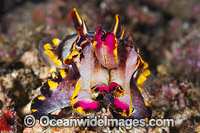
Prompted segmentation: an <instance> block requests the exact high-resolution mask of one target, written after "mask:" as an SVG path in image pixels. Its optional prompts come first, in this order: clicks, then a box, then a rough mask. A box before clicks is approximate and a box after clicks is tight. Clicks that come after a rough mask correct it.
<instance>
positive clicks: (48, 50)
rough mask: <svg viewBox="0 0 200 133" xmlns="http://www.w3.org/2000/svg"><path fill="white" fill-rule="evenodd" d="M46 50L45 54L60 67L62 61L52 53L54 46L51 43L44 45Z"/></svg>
mask: <svg viewBox="0 0 200 133" xmlns="http://www.w3.org/2000/svg"><path fill="white" fill-rule="evenodd" d="M44 49H45V51H44V54H46V55H48V56H49V58H50V60H51V61H53V62H54V63H55V64H56V65H57V66H60V65H61V61H60V60H58V59H57V58H58V57H57V56H56V55H55V54H54V53H53V52H52V51H51V50H52V49H53V48H52V46H51V45H50V44H49V43H47V44H45V45H44Z"/></svg>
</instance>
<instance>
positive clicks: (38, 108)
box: [31, 68, 79, 118]
mask: <svg viewBox="0 0 200 133" xmlns="http://www.w3.org/2000/svg"><path fill="white" fill-rule="evenodd" d="M78 79H79V75H78V74H77V73H76V72H75V71H74V70H73V69H71V68H65V69H60V70H59V71H58V74H57V75H56V76H55V77H54V78H53V79H51V80H47V81H46V82H45V83H44V84H43V85H42V86H41V88H40V91H41V95H39V96H37V97H35V98H34V99H33V101H32V104H31V112H32V114H33V115H34V116H35V117H36V118H40V117H41V116H42V115H49V114H50V113H52V112H54V111H56V110H58V109H61V108H64V107H68V106H70V101H71V96H72V93H73V92H74V86H75V84H76V82H77V80H78Z"/></svg>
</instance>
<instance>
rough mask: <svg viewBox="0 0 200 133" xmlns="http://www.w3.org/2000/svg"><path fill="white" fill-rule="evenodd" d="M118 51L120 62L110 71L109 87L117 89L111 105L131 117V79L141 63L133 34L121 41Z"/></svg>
mask: <svg viewBox="0 0 200 133" xmlns="http://www.w3.org/2000/svg"><path fill="white" fill-rule="evenodd" d="M118 52H119V54H118V56H119V58H120V64H119V66H118V67H117V68H115V69H112V70H111V71H110V84H109V87H110V88H111V90H115V91H114V93H113V95H114V97H113V98H111V99H110V107H111V108H112V109H113V110H114V111H115V112H116V113H118V114H121V115H122V116H124V117H129V116H130V115H131V113H132V98H131V91H130V81H131V77H132V75H133V74H134V72H135V71H136V70H137V68H138V64H139V58H138V56H137V51H136V46H135V45H134V43H133V41H132V38H131V36H129V38H127V39H125V40H122V41H119V46H118Z"/></svg>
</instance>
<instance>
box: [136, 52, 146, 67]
mask: <svg viewBox="0 0 200 133" xmlns="http://www.w3.org/2000/svg"><path fill="white" fill-rule="evenodd" d="M138 56H139V57H140V61H141V63H142V64H143V69H146V68H147V67H148V64H147V63H146V62H144V61H143V59H142V57H141V56H140V54H138Z"/></svg>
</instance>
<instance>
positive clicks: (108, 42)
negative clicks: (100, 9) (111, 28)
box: [102, 32, 116, 53]
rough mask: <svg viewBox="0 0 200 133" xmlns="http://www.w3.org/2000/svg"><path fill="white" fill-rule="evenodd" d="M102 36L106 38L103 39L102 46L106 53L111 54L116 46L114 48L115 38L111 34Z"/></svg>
mask: <svg viewBox="0 0 200 133" xmlns="http://www.w3.org/2000/svg"><path fill="white" fill-rule="evenodd" d="M104 36H106V37H105V39H104V45H105V46H106V47H107V49H108V53H112V52H113V51H114V50H115V48H116V46H115V44H116V40H115V38H116V37H115V35H114V34H113V33H112V32H109V33H107V34H104ZM102 38H103V37H102Z"/></svg>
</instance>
